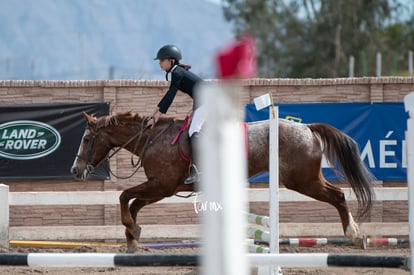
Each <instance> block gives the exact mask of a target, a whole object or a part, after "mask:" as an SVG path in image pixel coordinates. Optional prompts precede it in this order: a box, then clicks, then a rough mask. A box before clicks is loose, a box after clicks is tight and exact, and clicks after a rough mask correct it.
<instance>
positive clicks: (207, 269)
mask: <svg viewBox="0 0 414 275" xmlns="http://www.w3.org/2000/svg"><path fill="white" fill-rule="evenodd" d="M201 89H202V93H201V96H202V99H203V102H205V107H206V123H205V130H204V132H203V134H202V135H201V141H202V142H201V148H200V149H201V154H200V156H201V173H202V174H201V189H202V190H203V192H204V193H205V199H206V201H204V202H201V203H202V204H204V205H205V208H204V213H202V214H203V219H202V221H203V227H202V233H203V242H202V243H203V247H202V254H203V257H202V274H208V275H210V274H214V275H220V274H222V275H225V274H238V275H239V274H240V275H243V274H247V273H248V265H247V257H246V255H247V247H246V246H245V245H244V240H245V238H246V237H245V236H246V235H245V234H246V223H247V219H246V216H245V214H244V213H245V212H246V211H245V208H246V201H247V193H246V187H247V171H246V170H247V169H246V168H247V160H246V154H245V148H244V137H243V131H242V124H241V122H242V117H243V112H242V111H241V110H242V108H240V107H238V106H237V103H238V102H240V100H239V97H240V93H241V88H239V89H238V88H237V87H235V86H232V85H220V86H219V85H211V86H207V85H206V86H204V87H201Z"/></svg>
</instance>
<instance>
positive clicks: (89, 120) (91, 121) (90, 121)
mask: <svg viewBox="0 0 414 275" xmlns="http://www.w3.org/2000/svg"><path fill="white" fill-rule="evenodd" d="M83 116H84V118H85V119H86V122H87V123H88V124H89V126H90V125H93V124H94V123H95V119H94V118H93V117H92V116H90V115H88V114H87V113H85V112H83Z"/></svg>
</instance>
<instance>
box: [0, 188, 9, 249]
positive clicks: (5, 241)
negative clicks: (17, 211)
mask: <svg viewBox="0 0 414 275" xmlns="http://www.w3.org/2000/svg"><path fill="white" fill-rule="evenodd" d="M0 247H5V248H9V186H8V185H5V184H0Z"/></svg>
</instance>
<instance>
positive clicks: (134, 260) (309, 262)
mask: <svg viewBox="0 0 414 275" xmlns="http://www.w3.org/2000/svg"><path fill="white" fill-rule="evenodd" d="M246 259H248V261H249V262H250V263H251V265H252V266H267V267H270V266H275V265H276V266H285V267H329V266H342V267H381V268H403V269H406V268H407V259H408V257H404V256H387V255H362V254H325V253H304V254H248V255H247V257H246ZM199 262H200V256H199V255H197V254H113V253H14V254H13V253H0V266H41V267H115V266H197V265H199ZM239 264H242V263H239Z"/></svg>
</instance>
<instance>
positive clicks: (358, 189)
mask: <svg viewBox="0 0 414 275" xmlns="http://www.w3.org/2000/svg"><path fill="white" fill-rule="evenodd" d="M308 126H309V128H310V129H311V130H312V132H316V133H317V134H318V135H319V137H320V138H321V140H322V141H323V144H324V154H325V156H326V158H327V159H328V161H329V162H330V164H331V165H333V166H334V168H335V172H336V173H337V175H342V176H343V177H345V180H346V181H347V182H348V183H349V184H350V185H351V187H352V190H353V191H354V193H355V196H356V198H357V201H358V212H357V218H358V219H359V218H362V217H363V216H365V215H366V214H368V213H369V212H370V210H371V207H372V200H373V198H374V192H373V190H372V181H373V180H374V177H373V175H372V174H371V173H370V171H369V170H368V169H367V167H366V166H365V165H364V163H363V161H362V160H361V158H360V155H359V148H358V145H357V143H356V142H355V141H354V140H353V139H352V138H351V137H350V136H348V135H347V134H345V133H343V132H341V131H340V130H338V129H336V128H334V127H332V126H329V125H326V124H320V123H314V124H310V125H308ZM337 167H340V168H341V170H342V171H339V170H338V169H336V168H337ZM340 172H342V173H340Z"/></svg>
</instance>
